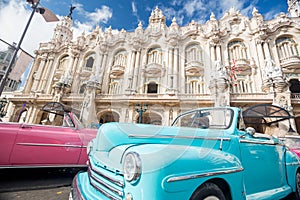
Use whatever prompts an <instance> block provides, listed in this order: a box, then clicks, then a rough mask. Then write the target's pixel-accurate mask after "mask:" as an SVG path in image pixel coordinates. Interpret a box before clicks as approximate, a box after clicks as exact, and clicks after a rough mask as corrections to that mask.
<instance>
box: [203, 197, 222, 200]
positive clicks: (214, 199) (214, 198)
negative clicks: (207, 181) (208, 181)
mask: <svg viewBox="0 0 300 200" xmlns="http://www.w3.org/2000/svg"><path fill="white" fill-rule="evenodd" d="M203 200H219V198H218V197H216V196H208V197H206V198H205V199H203Z"/></svg>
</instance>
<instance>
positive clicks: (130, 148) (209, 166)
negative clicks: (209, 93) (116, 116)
mask: <svg viewBox="0 0 300 200" xmlns="http://www.w3.org/2000/svg"><path fill="white" fill-rule="evenodd" d="M88 157H89V160H88V170H87V171H86V172H80V173H78V174H77V175H76V176H75V177H74V180H73V183H72V189H71V192H70V199H73V200H83V199H84V200H87V199H89V200H94V199H104V200H106V199H112V200H123V199H124V200H170V199H172V200H177V199H178V200H183V199H191V200H203V199H207V200H209V199H212V200H215V199H220V200H223V199H238V200H239V199H255V200H258V199H281V198H284V197H287V196H290V197H293V198H295V199H299V194H300V189H299V186H300V161H299V158H298V156H297V155H296V154H295V153H293V152H291V151H290V150H289V149H288V148H287V147H286V146H285V145H284V144H283V143H282V142H281V141H280V140H278V139H276V138H274V137H271V136H268V135H266V134H262V133H256V132H255V130H254V128H251V127H246V126H245V124H244V120H243V116H242V112H241V110H240V109H239V108H235V107H221V108H200V109H195V110H191V111H188V112H185V113H183V114H181V115H179V116H178V117H177V119H175V121H174V122H173V124H172V126H170V127H166V126H156V125H148V124H128V123H107V124H104V125H102V126H101V127H100V128H99V130H98V134H97V137H96V138H95V139H93V140H92V141H91V142H90V143H89V147H88Z"/></svg>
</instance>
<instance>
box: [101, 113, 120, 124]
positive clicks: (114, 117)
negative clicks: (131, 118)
mask: <svg viewBox="0 0 300 200" xmlns="http://www.w3.org/2000/svg"><path fill="white" fill-rule="evenodd" d="M119 120H120V116H119V114H118V113H117V112H114V111H105V112H103V113H102V114H101V115H100V117H99V124H104V123H108V122H119Z"/></svg>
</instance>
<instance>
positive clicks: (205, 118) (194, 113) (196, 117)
mask: <svg viewBox="0 0 300 200" xmlns="http://www.w3.org/2000/svg"><path fill="white" fill-rule="evenodd" d="M233 117H234V111H233V110H232V109H230V108H199V109H194V110H191V111H187V112H184V113H182V114H180V115H179V116H178V117H177V118H176V119H175V120H174V121H173V123H172V124H171V126H177V127H190V128H201V129H221V130H224V129H228V128H229V127H230V126H231V124H232V122H233ZM216 121H218V123H216Z"/></svg>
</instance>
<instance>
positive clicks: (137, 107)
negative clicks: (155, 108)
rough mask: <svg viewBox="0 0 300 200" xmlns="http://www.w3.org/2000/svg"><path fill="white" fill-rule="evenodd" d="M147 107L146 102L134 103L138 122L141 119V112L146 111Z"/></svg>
mask: <svg viewBox="0 0 300 200" xmlns="http://www.w3.org/2000/svg"><path fill="white" fill-rule="evenodd" d="M147 109H148V105H147V104H144V105H142V104H135V111H136V112H138V113H139V124H141V123H142V121H143V113H144V112H146V111H147Z"/></svg>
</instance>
